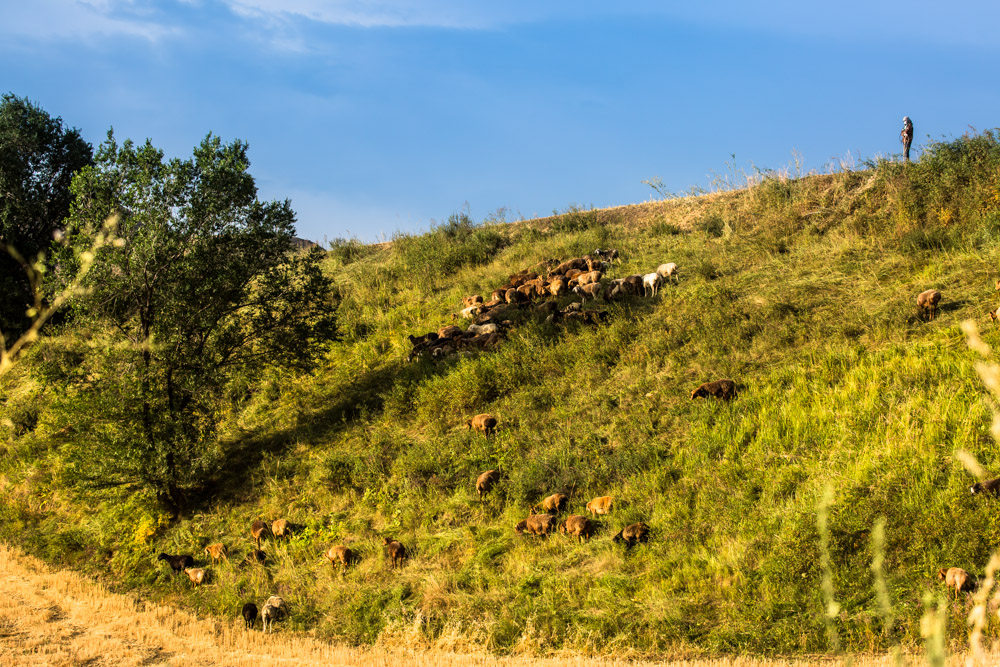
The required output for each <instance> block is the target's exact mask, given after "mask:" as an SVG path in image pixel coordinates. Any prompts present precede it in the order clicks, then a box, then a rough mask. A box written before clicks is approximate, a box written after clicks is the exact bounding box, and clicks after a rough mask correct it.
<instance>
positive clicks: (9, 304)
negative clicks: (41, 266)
mask: <svg viewBox="0 0 1000 667" xmlns="http://www.w3.org/2000/svg"><path fill="white" fill-rule="evenodd" d="M91 161H92V156H91V147H90V144H88V143H87V142H86V141H84V140H83V139H82V138H81V137H80V131H79V130H77V129H75V128H66V127H64V126H63V122H62V119H61V118H53V117H52V116H50V115H49V114H48V113H47V112H45V111H44V110H43V109H41V108H40V107H38V106H36V105H34V104H32V103H31V102H30V101H28V100H27V99H24V98H20V97H16V96H14V95H12V94H10V93H6V94H4V95H3V97H2V98H0V193H2V195H3V196H2V197H0V332H2V333H3V335H4V336H6V337H7V338H8V340H10V339H11V338H16V337H17V336H19V335H20V334H21V333H23V332H24V331H25V330H26V329H27V327H28V326H29V323H30V318H29V317H28V316H27V314H26V313H27V311H28V309H29V308H31V307H37V306H38V305H39V304H38V303H37V302H36V296H38V297H40V294H38V295H36V292H35V286H36V285H35V284H33V281H32V280H31V278H32V277H33V269H31V268H30V267H31V265H33V264H34V263H35V261H36V259H37V258H39V256H40V255H41V259H42V260H44V253H45V252H46V251H47V250H48V248H49V245H50V244H51V243H52V235H53V232H55V231H56V230H57V229H59V228H60V226H61V224H62V220H63V218H65V217H66V215H67V214H68V213H69V207H70V202H71V200H72V196H71V194H70V180H71V179H72V177H73V174H74V173H75V172H76V171H77V170H79V169H80V168H82V167H84V166H86V165H88V164H90V163H91ZM16 258H20V261H18V259H16ZM22 264H23V265H22ZM35 282H37V281H35Z"/></svg>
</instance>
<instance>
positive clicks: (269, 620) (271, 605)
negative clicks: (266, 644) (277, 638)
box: [260, 595, 288, 632]
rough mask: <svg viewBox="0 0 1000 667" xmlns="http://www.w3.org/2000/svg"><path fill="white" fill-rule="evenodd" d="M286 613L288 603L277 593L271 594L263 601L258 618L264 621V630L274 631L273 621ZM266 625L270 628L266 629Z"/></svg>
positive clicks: (278, 619) (281, 617)
mask: <svg viewBox="0 0 1000 667" xmlns="http://www.w3.org/2000/svg"><path fill="white" fill-rule="evenodd" d="M286 615H288V605H287V604H285V601H284V599H282V598H280V597H278V596H277V595H272V596H271V597H269V598H268V599H267V602H265V603H264V608H263V609H262V610H261V612H260V620H261V621H263V623H264V632H274V622H275V621H280V620H281V619H283V618H284V617H285V616H286ZM268 627H270V628H271V629H270V630H268Z"/></svg>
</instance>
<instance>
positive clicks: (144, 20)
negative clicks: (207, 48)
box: [0, 0, 177, 42]
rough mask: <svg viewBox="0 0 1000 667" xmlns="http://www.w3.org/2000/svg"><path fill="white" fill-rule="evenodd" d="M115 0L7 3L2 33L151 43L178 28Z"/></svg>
mask: <svg viewBox="0 0 1000 667" xmlns="http://www.w3.org/2000/svg"><path fill="white" fill-rule="evenodd" d="M122 7H123V3H121V2H115V0H92V1H90V2H82V1H76V0H33V1H32V2H9V3H5V4H4V7H3V9H2V10H0V35H8V36H14V37H17V38H22V39H23V38H28V39H43V40H53V39H60V40H87V39H95V38H108V37H113V36H123V35H124V36H128V37H136V38H140V39H144V40H148V41H151V42H156V41H159V40H162V39H164V38H166V37H168V36H170V35H173V34H175V33H176V32H177V30H176V29H175V28H173V27H171V26H168V25H164V24H163V23H162V21H159V20H157V19H156V18H155V17H153V16H151V15H149V14H145V15H144V13H143V12H141V11H135V10H133V8H132V6H131V4H130V3H125V8H126V9H127V10H128V11H120V9H121V8H122Z"/></svg>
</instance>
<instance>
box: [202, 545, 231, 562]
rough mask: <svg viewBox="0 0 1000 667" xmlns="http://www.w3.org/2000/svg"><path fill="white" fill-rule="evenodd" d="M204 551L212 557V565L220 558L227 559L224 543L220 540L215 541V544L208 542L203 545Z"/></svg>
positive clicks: (227, 553)
mask: <svg viewBox="0 0 1000 667" xmlns="http://www.w3.org/2000/svg"><path fill="white" fill-rule="evenodd" d="M205 553H206V554H208V555H209V557H210V558H211V559H212V565H215V564H216V563H218V562H219V561H220V560H222V559H223V558H225V559H226V560H229V552H228V551H227V550H226V545H225V544H223V543H222V542H216V543H215V544H209V545H208V546H207V547H205Z"/></svg>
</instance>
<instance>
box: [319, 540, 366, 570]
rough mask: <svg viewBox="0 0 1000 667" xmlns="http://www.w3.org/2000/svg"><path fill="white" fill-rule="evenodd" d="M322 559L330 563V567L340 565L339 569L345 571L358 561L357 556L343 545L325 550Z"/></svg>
mask: <svg viewBox="0 0 1000 667" xmlns="http://www.w3.org/2000/svg"><path fill="white" fill-rule="evenodd" d="M323 557H324V558H326V559H327V560H328V561H330V565H336V564H337V563H340V566H341V568H343V569H344V570H346V569H347V567H348V566H349V565H351V564H352V563H356V562H357V561H358V560H359V559H358V554H356V553H355V552H354V550H353V549H351V548H350V547H345V546H344V545H343V544H337V545H334V546H332V547H330V548H329V549H327V550H326V553H325V554H323Z"/></svg>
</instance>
